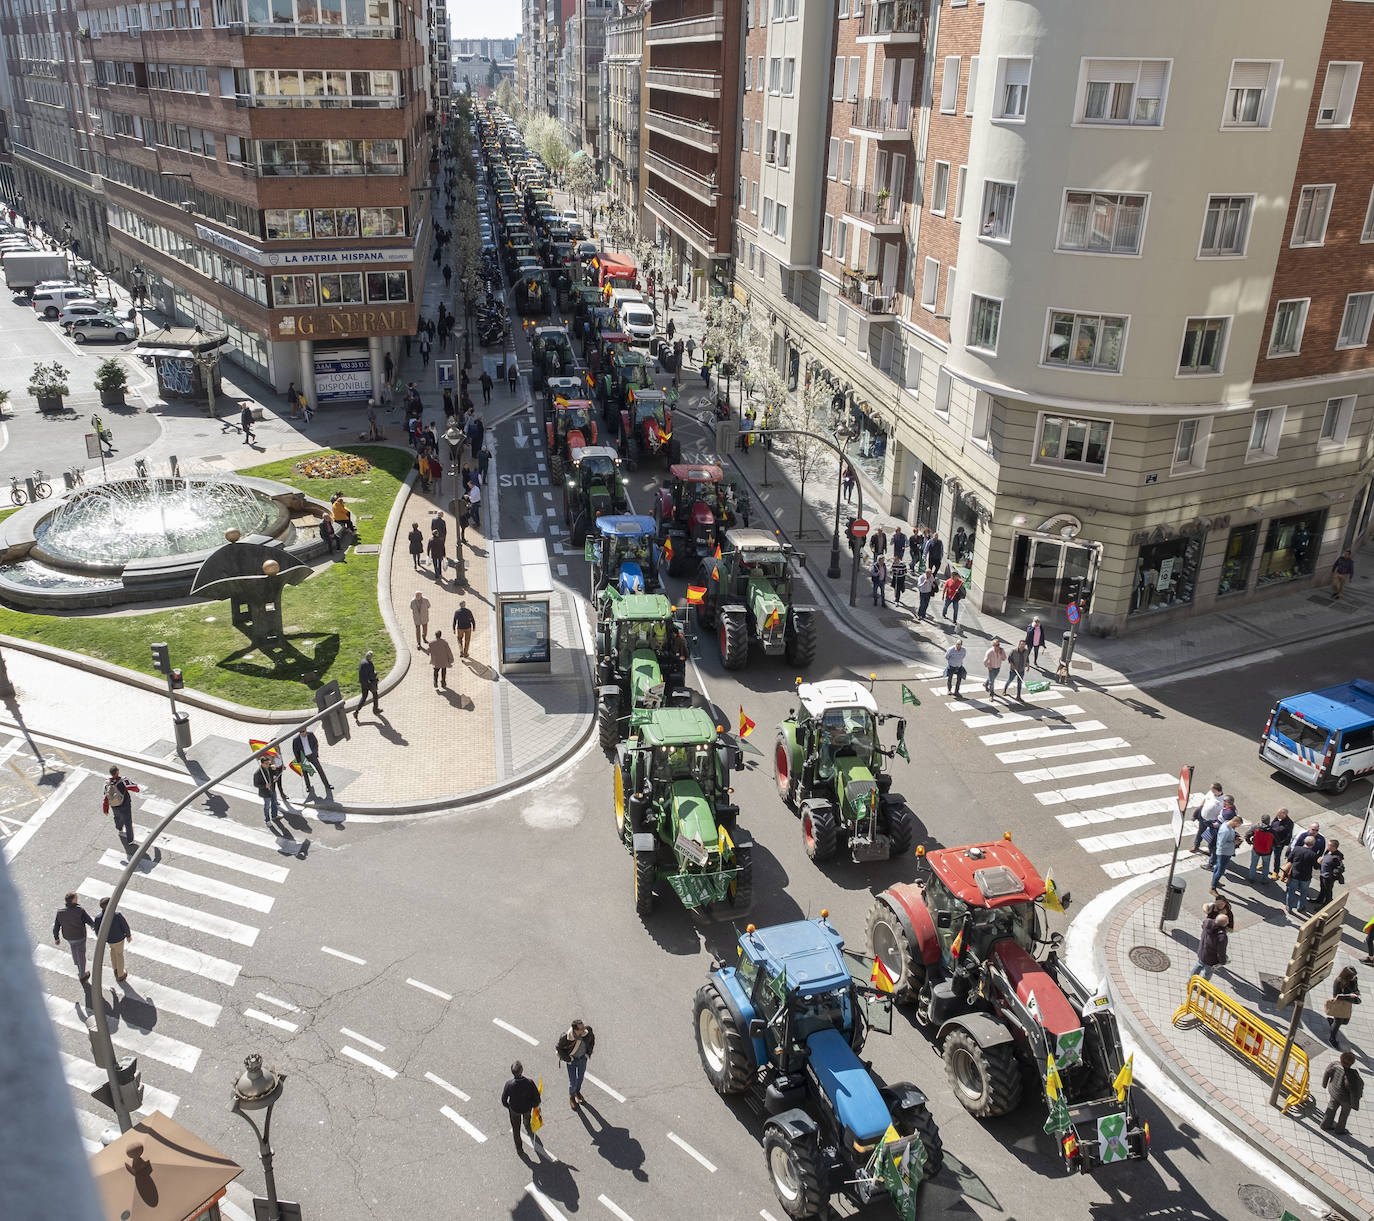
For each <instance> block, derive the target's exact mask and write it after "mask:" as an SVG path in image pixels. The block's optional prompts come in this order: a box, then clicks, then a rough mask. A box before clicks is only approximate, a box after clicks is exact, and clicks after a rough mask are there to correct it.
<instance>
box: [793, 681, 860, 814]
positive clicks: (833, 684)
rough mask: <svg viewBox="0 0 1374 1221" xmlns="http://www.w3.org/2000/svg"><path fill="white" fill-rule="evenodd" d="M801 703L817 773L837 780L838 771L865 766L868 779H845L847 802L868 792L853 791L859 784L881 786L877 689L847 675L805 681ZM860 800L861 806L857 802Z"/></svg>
mask: <svg viewBox="0 0 1374 1221" xmlns="http://www.w3.org/2000/svg"><path fill="white" fill-rule="evenodd" d="M798 698H799V700H800V703H801V706H800V707H799V708H798V710H797V737H798V740H799V741H800V742H802V743H803V745H804V746H805V747H806V748H808V754H809V755H810V756H811V758H812V759H814V766H815V769H816V776H817V778H818V779H820V780H832V779H834V777H835V775H836V770H837V768H838V770H839V771H840V772H843V773H848V772H851V771H854V770H856V769H857V768H862V769H863V770H864V773H865V774H864V776H863V777H855V778H852V779H851V778H848V777H847V776H846V778H845V784H846V793H845V798H846V800H848V799H849V797H851V796H858V797H862V799H863V804H868V802H869V801H870V800H871V799H870V798H869V797H868V795H867V792H866V791H865V792H864V793H862V794H858V793H855V794H851V793H850V792H849V791H848V790H849V789H850V788H853V787H854V786H858V787H860V788H863V787H865V786H866V788H867V789H871V790H875V791H876V789H877V785H876V783H875V782H874V779H873V776H874V773H875V772H876V771H877V770H878V769H877V768H876V767H874V766H873V764H874V762H875V761H874V752H875V750H876V749H877V745H878V705H877V702H876V701H875V700H874V698H873V693H872V692H871V691H869V690H868V689H867V688H866V687H861V686H860V685H859V684H858V683H855V682H850V681H848V680H847V679H830V680H827V681H825V682H819V683H803V684H802V685H801V686H800V687H799V688H798ZM855 804H859V803H858V802H856V803H855Z"/></svg>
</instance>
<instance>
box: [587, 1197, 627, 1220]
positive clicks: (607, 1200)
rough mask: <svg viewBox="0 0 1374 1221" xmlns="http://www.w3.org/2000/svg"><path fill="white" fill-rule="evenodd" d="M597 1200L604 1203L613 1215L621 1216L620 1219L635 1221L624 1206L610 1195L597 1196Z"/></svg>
mask: <svg viewBox="0 0 1374 1221" xmlns="http://www.w3.org/2000/svg"><path fill="white" fill-rule="evenodd" d="M596 1198H597V1202H598V1203H600V1204H602V1205H603V1206H604V1207H605V1208H606V1210H607V1211H608V1212H609V1213H610V1214H611V1216H613V1217H619V1218H620V1221H635V1219H634V1218H633V1217H632V1216H630V1214H629V1213H627V1212H626V1211H625V1210H624V1209H623V1208H621V1207H620V1205H619V1204H617V1203H616V1202H615V1201H614V1200H612V1199H611V1197H610V1196H606V1195H600V1196H597V1197H596Z"/></svg>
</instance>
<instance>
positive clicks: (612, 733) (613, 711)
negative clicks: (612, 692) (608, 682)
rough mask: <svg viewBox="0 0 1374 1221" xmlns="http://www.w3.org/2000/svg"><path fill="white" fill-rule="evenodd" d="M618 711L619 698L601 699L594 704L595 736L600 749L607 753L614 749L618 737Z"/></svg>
mask: <svg viewBox="0 0 1374 1221" xmlns="http://www.w3.org/2000/svg"><path fill="white" fill-rule="evenodd" d="M619 712H620V701H619V700H602V701H601V702H600V703H599V704H597V706H596V732H597V738H598V740H599V741H600V743H601V749H602V750H604V751H605V752H606V753H607V754H608V755H609V754H610V753H611V752H612V751H613V750H615V744H616V742H617V741H619V739H620V733H619V729H620V727H619V725H618V721H619V719H620V718H619V715H618V714H619Z"/></svg>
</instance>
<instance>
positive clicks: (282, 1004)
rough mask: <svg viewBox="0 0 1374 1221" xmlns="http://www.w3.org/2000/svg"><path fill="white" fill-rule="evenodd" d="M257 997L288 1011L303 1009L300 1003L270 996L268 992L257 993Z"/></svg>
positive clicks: (294, 1011)
mask: <svg viewBox="0 0 1374 1221" xmlns="http://www.w3.org/2000/svg"><path fill="white" fill-rule="evenodd" d="M257 998H258V1000H260V1001H266V1002H267V1003H268V1004H269V1005H276V1007H277V1008H278V1009H285V1010H286V1012H287V1013H299V1012H300V1011H301V1009H300V1006H299V1005H293V1004H292V1003H291V1002H290V1001H284V1000H280V999H279V998H277V997H275V996H268V995H267V993H266V992H259V993H257Z"/></svg>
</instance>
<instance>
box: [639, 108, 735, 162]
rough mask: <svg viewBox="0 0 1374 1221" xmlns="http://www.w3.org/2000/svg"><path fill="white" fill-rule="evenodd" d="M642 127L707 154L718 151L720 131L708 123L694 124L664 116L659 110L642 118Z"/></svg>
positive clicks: (674, 116)
mask: <svg viewBox="0 0 1374 1221" xmlns="http://www.w3.org/2000/svg"><path fill="white" fill-rule="evenodd" d="M644 126H645V127H647V128H648V129H649V130H650V131H655V132H658V134H659V135H661V136H669V137H671V138H672V139H674V140H680V141H681V142H682V143H683V144H690V145H691V146H692V147H693V148H700V149H704V150H705V151H706V152H708V153H718V152H719V151H720V129H719V128H717V127H713V126H712V125H711V124H710V123H695V122H693V121H692V120H691V119H679V118H678V117H677V116H676V115H671V114H664V113H663V111H661V110H650V111H648V112H647V113H646V114H645V116H644Z"/></svg>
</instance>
